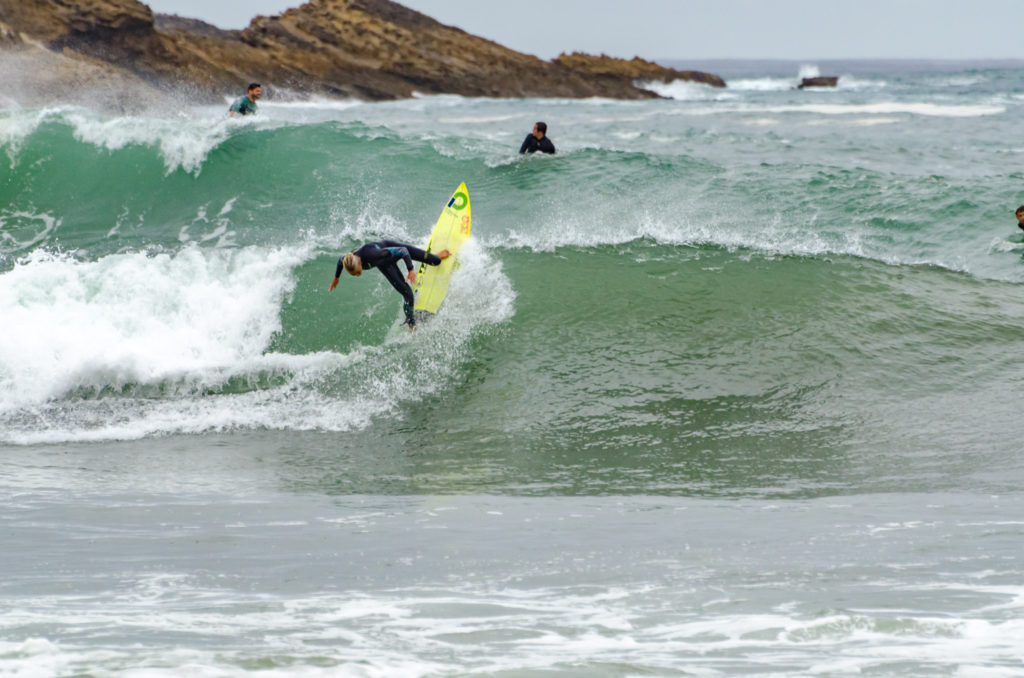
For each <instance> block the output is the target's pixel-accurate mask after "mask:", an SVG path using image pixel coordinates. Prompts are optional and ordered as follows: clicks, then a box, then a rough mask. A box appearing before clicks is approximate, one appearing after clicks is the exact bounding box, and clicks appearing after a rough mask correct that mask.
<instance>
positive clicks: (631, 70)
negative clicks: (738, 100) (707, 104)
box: [555, 52, 725, 87]
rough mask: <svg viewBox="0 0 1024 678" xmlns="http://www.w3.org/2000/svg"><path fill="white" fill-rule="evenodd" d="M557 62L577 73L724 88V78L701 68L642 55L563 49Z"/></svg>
mask: <svg viewBox="0 0 1024 678" xmlns="http://www.w3.org/2000/svg"><path fill="white" fill-rule="evenodd" d="M555 63H556V64H560V65H562V66H565V67H566V68H569V69H572V70H574V71H576V72H577V73H584V74H589V75H594V76H600V77H614V78H622V79H627V80H630V81H638V80H648V81H654V80H658V81H661V82H672V81H673V80H686V81H690V82H700V83H704V84H706V85H711V86H712V87H725V81H724V80H722V79H721V78H720V77H718V76H717V75H713V74H711V73H703V72H701V71H677V70H676V69H674V68H666V67H665V66H661V65H659V64H656V63H654V62H653V61H646V60H645V59H641V58H640V57H633V58H632V59H630V60H629V61H627V60H625V59H616V58H614V57H610V56H608V55H606V54H602V55H601V56H593V55H590V54H583V53H581V52H573V53H572V54H565V53H564V52H563V53H562V54H560V55H559V56H558V58H556V59H555Z"/></svg>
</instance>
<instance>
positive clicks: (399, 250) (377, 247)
mask: <svg viewBox="0 0 1024 678" xmlns="http://www.w3.org/2000/svg"><path fill="white" fill-rule="evenodd" d="M353 254H355V255H356V256H357V257H359V259H360V260H361V261H362V262H363V270H364V271H365V270H366V269H368V268H376V269H377V270H379V271H380V272H381V273H383V274H384V277H385V278H387V279H388V282H389V283H391V286H392V287H394V288H395V289H396V290H398V292H399V294H401V295H402V298H403V299H405V303H404V304H402V310H403V311H404V312H405V322H407V323H408V324H410V325H415V324H416V319H415V317H414V316H413V314H412V306H413V304H414V303H416V298H415V297H414V296H413V293H412V288H411V287H409V283H407V282H405V278H404V277H403V276H402V273H401V271H399V270H398V261H399V259H401V260H402V261H404V262H405V267H406V269H408V271H409V273H412V270H413V268H412V262H413V260H416V261H422V262H423V263H425V264H430V265H431V266H437V265H438V264H440V263H441V257H439V256H437V255H436V254H430V253H428V252H424V251H423V250H421V249H420V248H418V247H413V246H412V245H406V244H404V243H400V242H395V241H394V240H378V241H377V242H368V243H366V244H365V245H363V246H362V247H360V248H359V249H357V250H356V251H355V252H353ZM344 258H345V257H344V256H342V257H341V259H338V266H337V268H336V269H335V270H334V277H335V278H338V277H340V276H341V271H342V269H343V268H344V264H343V263H342V260H343V259H344Z"/></svg>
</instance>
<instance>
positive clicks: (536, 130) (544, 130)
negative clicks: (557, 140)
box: [519, 122, 555, 155]
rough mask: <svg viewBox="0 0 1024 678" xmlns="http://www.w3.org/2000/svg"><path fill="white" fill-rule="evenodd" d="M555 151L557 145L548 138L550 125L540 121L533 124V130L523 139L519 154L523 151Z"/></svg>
mask: <svg viewBox="0 0 1024 678" xmlns="http://www.w3.org/2000/svg"><path fill="white" fill-rule="evenodd" d="M537 151H540V152H541V153H554V152H555V145H554V144H553V143H551V139H548V125H547V123H544V122H538V123H536V124H535V125H534V126H533V131H532V132H530V133H529V134H527V135H526V138H525V139H523V145H522V146H520V147H519V154H520V155H522V154H523V153H536V152H537Z"/></svg>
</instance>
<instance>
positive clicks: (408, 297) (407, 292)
mask: <svg viewBox="0 0 1024 678" xmlns="http://www.w3.org/2000/svg"><path fill="white" fill-rule="evenodd" d="M377 268H378V270H380V272H381V273H383V274H384V277H385V278H387V279H388V282H389V283H391V286H392V287H394V288H395V289H396V290H398V293H399V294H401V295H402V299H404V300H405V303H404V304H402V311H404V312H405V322H406V323H408V324H409V325H415V324H416V318H415V316H413V314H412V306H413V304H415V303H416V297H415V296H413V293H412V288H411V287H409V283H407V282H405V280H403V279H402V274H401V273H400V272H399V270H398V266H396V265H395V264H394V263H390V264H384V265H382V266H378V267H377Z"/></svg>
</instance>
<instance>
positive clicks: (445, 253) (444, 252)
mask: <svg viewBox="0 0 1024 678" xmlns="http://www.w3.org/2000/svg"><path fill="white" fill-rule="evenodd" d="M1021 228H1024V226H1021ZM451 255H452V253H451V252H449V251H448V250H441V251H440V252H438V253H437V256H438V258H439V259H447V258H448V257H450V256H451Z"/></svg>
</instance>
